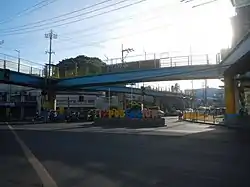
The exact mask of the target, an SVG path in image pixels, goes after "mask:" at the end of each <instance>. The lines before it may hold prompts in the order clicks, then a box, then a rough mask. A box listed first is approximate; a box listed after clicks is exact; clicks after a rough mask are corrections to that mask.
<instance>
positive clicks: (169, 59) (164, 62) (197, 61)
mask: <svg viewBox="0 0 250 187" xmlns="http://www.w3.org/2000/svg"><path fill="white" fill-rule="evenodd" d="M148 61H152V62H154V61H159V64H160V67H177V66H190V65H206V64H218V63H219V62H218V61H220V58H218V54H215V55H208V54H201V55H200V54H199V55H182V56H169V54H168V53H167V52H166V53H160V54H156V53H149V54H145V55H134V56H128V57H126V58H124V63H122V59H121V58H112V59H107V60H103V62H105V63H106V64H107V66H114V67H115V66H117V67H120V68H126V67H128V66H129V65H130V64H132V63H133V62H134V63H135V62H136V64H134V65H133V66H134V67H135V68H138V69H140V68H144V65H143V64H144V63H147V62H148ZM153 64H154V63H152V65H153ZM155 64H156V63H155ZM152 68H153V67H152ZM155 68H158V67H157V66H155Z"/></svg>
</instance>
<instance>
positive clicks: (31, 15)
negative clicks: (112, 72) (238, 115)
mask: <svg viewBox="0 0 250 187" xmlns="http://www.w3.org/2000/svg"><path fill="white" fill-rule="evenodd" d="M205 1H208V0H194V1H193V3H180V2H179V0H106V1H105V0H84V1H82V0H74V1H68V0H43V1H42V0H22V1H16V0H2V1H1V3H0V4H1V6H0V18H1V19H0V40H4V44H2V45H1V47H0V58H4V55H3V54H2V53H4V54H9V55H12V56H14V57H16V56H17V54H18V53H17V51H15V50H19V51H20V55H21V58H24V59H28V60H30V61H32V62H35V63H36V64H35V63H33V66H37V67H39V66H41V65H42V64H45V63H47V62H48V55H47V54H46V53H45V51H46V50H48V45H49V41H48V39H46V38H45V36H44V35H45V33H48V32H49V31H50V30H51V29H52V30H53V32H54V33H55V34H56V35H57V39H54V40H53V43H52V44H53V45H52V49H53V51H54V52H55V54H54V55H53V56H52V61H53V63H55V64H56V63H57V62H59V61H60V60H62V59H65V58H69V57H75V56H77V55H87V56H95V57H99V58H101V59H106V58H108V59H112V58H120V57H121V46H122V44H123V46H124V48H133V49H134V52H131V53H130V54H128V56H130V55H131V56H134V55H142V56H141V57H142V58H144V56H143V55H144V54H145V53H146V57H147V58H150V57H152V54H156V56H157V57H159V56H161V57H162V56H164V55H170V56H183V55H190V54H192V55H193V56H196V57H197V56H198V55H199V58H198V57H197V58H196V60H194V63H196V64H197V63H204V60H200V58H202V59H204V58H205V54H209V59H210V63H215V60H214V59H215V54H216V53H218V52H219V50H220V49H221V48H227V47H229V46H230V43H231V37H232V29H231V25H230V19H229V18H230V17H231V16H233V15H234V10H233V8H232V6H231V4H230V1H229V0H218V1H215V2H214V3H210V4H207V5H206V6H200V7H196V8H192V6H194V5H197V4H199V3H201V2H205ZM41 2H43V3H41ZM37 3H40V4H39V5H38V6H35V7H34V5H36V4H37ZM98 3H99V5H94V4H98ZM136 3H137V4H136ZM131 4H132V5H131ZM32 6H33V7H34V9H29V10H27V8H29V7H32ZM91 6H92V7H91ZM88 7H89V8H88ZM24 10H27V11H24ZM72 12H73V13H72ZM55 17H57V18H55ZM129 59H132V58H129V57H127V58H126V59H125V61H129ZM194 59H195V58H194ZM11 60H12V61H15V60H16V59H15V58H12V59H11ZM109 62H110V61H109ZM25 63H31V62H28V61H26V62H25ZM184 63H187V62H184ZM175 82H178V83H179V84H180V87H181V89H182V90H184V89H188V88H191V81H190V80H188V81H174V82H158V83H151V85H157V87H158V86H159V87H162V88H166V87H170V86H171V85H172V84H174V83H175ZM146 84H147V85H150V84H149V83H146ZM202 85H204V80H200V81H194V82H193V86H194V88H200V87H202ZM220 85H222V83H221V82H220V81H219V80H208V86H209V87H219V86H220Z"/></svg>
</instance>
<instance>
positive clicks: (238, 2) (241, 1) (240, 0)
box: [231, 0, 250, 8]
mask: <svg viewBox="0 0 250 187" xmlns="http://www.w3.org/2000/svg"><path fill="white" fill-rule="evenodd" d="M231 2H232V4H233V6H234V7H235V8H240V7H244V6H249V5H250V0H231Z"/></svg>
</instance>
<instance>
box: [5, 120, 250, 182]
mask: <svg viewBox="0 0 250 187" xmlns="http://www.w3.org/2000/svg"><path fill="white" fill-rule="evenodd" d="M166 123H167V124H168V127H160V128H148V129H122V128H120V129H118V128H117V129H109V128H106V129H102V128H100V127H91V124H89V123H84V124H82V123H79V124H43V125H26V126H25V125H24V126H11V127H8V126H1V127H0V138H1V141H0V145H1V149H0V150H1V151H0V172H1V177H0V186H4V187H33V186H34V187H39V186H44V187H49V186H51V187H53V186H55V187H100V186H101V187H153V186H157V187H166V186H167V187H184V186H185V187H189V186H190V187H194V186H202V187H206V186H207V187H211V186H213V187H217V186H218V187H221V186H227V187H228V186H235V187H239V186H240V187H244V186H247V187H249V186H250V178H249V176H250V141H249V140H250V138H249V132H236V131H234V130H229V129H225V128H222V127H216V126H209V125H202V124H194V123H188V122H176V118H167V119H166ZM10 128H11V129H12V128H13V129H12V130H11V129H10ZM22 143H23V144H24V145H22ZM20 144H21V146H20ZM29 151H30V152H29Z"/></svg>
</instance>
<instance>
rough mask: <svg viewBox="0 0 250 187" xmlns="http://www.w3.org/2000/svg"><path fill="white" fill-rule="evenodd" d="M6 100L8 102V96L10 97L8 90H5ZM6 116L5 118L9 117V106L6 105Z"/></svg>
mask: <svg viewBox="0 0 250 187" xmlns="http://www.w3.org/2000/svg"><path fill="white" fill-rule="evenodd" d="M6 94H7V95H6V102H8V103H10V97H11V95H10V94H11V92H10V91H9V92H6ZM5 115H6V117H7V119H9V117H10V107H6V114H5Z"/></svg>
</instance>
